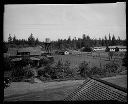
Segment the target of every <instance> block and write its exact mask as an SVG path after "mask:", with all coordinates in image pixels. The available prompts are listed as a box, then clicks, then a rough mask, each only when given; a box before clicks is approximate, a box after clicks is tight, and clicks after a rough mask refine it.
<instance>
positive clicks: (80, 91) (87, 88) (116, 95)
mask: <svg viewBox="0 0 128 104" xmlns="http://www.w3.org/2000/svg"><path fill="white" fill-rule="evenodd" d="M64 100H65V101H79V100H80V101H81V100H117V101H124V102H126V101H127V93H125V92H123V91H120V90H118V89H115V88H113V87H111V86H109V85H106V84H103V83H101V82H99V81H96V80H94V79H90V78H88V79H87V80H86V81H85V82H84V84H83V85H81V86H79V87H78V88H77V89H76V90H75V91H74V92H72V93H71V94H70V95H69V96H68V97H66V98H65V99H64Z"/></svg>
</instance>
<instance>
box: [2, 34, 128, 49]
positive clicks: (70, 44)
mask: <svg viewBox="0 0 128 104" xmlns="http://www.w3.org/2000/svg"><path fill="white" fill-rule="evenodd" d="M4 43H5V44H7V45H8V47H17V46H23V47H25V46H26V47H27V46H36V45H41V46H43V45H44V42H41V41H39V39H38V38H35V37H34V36H33V34H32V33H31V34H30V36H29V37H28V39H27V40H25V39H17V38H16V36H15V35H14V37H12V36H11V34H9V37H8V42H4ZM51 43H52V48H53V49H81V48H82V47H96V46H114V45H126V40H122V39H120V37H119V36H118V38H117V39H116V38H115V36H114V35H113V36H112V37H111V35H110V33H109V34H108V37H107V36H106V35H105V37H104V38H99V39H91V38H90V36H89V35H86V34H83V36H82V37H81V38H78V39H76V37H74V38H73V39H71V37H70V36H69V37H68V39H58V40H57V41H51Z"/></svg>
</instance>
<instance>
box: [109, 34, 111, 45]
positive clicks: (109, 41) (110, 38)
mask: <svg viewBox="0 0 128 104" xmlns="http://www.w3.org/2000/svg"><path fill="white" fill-rule="evenodd" d="M109 46H111V36H110V33H109Z"/></svg>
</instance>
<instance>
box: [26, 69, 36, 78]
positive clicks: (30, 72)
mask: <svg viewBox="0 0 128 104" xmlns="http://www.w3.org/2000/svg"><path fill="white" fill-rule="evenodd" d="M35 73H36V71H35V70H34V69H28V70H26V71H25V77H27V78H31V77H34V76H35Z"/></svg>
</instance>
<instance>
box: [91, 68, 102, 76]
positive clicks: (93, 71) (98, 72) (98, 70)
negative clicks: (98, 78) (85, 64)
mask: <svg viewBox="0 0 128 104" xmlns="http://www.w3.org/2000/svg"><path fill="white" fill-rule="evenodd" d="M90 74H91V75H102V69H101V68H98V67H96V66H94V67H92V68H91V71H90Z"/></svg>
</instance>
